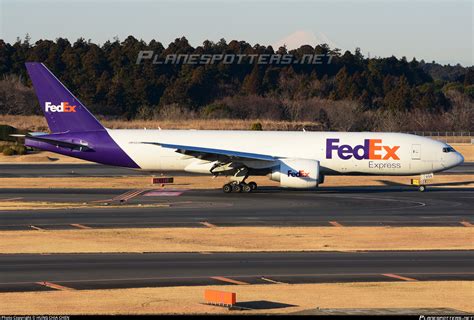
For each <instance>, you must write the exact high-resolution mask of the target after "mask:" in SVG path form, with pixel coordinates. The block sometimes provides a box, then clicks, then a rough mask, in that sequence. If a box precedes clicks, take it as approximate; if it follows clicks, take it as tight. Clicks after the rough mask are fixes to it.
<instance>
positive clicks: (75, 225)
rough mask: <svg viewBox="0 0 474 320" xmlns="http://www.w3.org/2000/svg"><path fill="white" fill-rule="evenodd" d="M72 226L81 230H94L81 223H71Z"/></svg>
mask: <svg viewBox="0 0 474 320" xmlns="http://www.w3.org/2000/svg"><path fill="white" fill-rule="evenodd" d="M71 226H72V227H76V228H79V229H92V228H91V227H88V226H85V225H83V224H79V223H71Z"/></svg>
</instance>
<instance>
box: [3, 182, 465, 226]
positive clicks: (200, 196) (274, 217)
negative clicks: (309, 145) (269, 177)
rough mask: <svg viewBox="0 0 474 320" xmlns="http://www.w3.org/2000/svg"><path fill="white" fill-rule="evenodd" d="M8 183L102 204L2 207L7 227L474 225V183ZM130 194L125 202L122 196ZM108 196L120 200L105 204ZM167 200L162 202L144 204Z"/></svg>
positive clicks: (14, 193)
mask: <svg viewBox="0 0 474 320" xmlns="http://www.w3.org/2000/svg"><path fill="white" fill-rule="evenodd" d="M138 191H139V192H138V193H137V192H133V190H132V191H130V190H125V189H124V190H117V189H18V190H14V189H2V190H0V199H17V200H20V201H52V202H77V203H94V201H98V202H97V203H94V204H95V205H100V206H101V207H98V208H90V207H84V208H75V209H40V210H14V211H0V230H27V229H31V226H36V227H40V228H43V229H73V228H74V226H71V224H81V225H85V226H88V227H91V228H122V227H136V228H139V227H184V226H186V227H203V225H202V224H201V222H203V221H206V222H209V223H212V224H215V225H217V226H329V225H331V224H332V223H331V222H337V223H339V224H341V225H343V226H459V227H462V226H466V224H467V225H470V224H473V223H474V210H473V208H474V189H472V188H462V189H461V188H459V189H457V188H441V187H432V188H430V189H429V191H427V192H423V193H421V192H418V191H417V190H416V189H414V188H410V187H396V186H395V187H366V188H320V189H319V190H317V191H290V190H282V189H279V188H267V189H263V188H262V189H260V190H258V191H256V192H253V193H249V194H233V193H232V194H224V193H222V191H221V190H187V191H186V190H174V189H166V192H163V191H158V192H156V191H153V192H151V193H150V191H147V190H141V191H140V190H138ZM130 194H131V195H132V196H133V194H136V195H137V194H138V195H137V196H135V197H132V198H129V200H128V201H127V202H126V204H123V205H120V204H119V203H118V201H112V200H111V199H113V198H116V199H120V198H127V197H128V196H129V195H130ZM102 203H112V204H114V203H115V204H116V205H117V206H118V207H107V206H103V205H102ZM137 204H142V205H153V204H159V205H165V206H161V207H137V206H136V205H137Z"/></svg>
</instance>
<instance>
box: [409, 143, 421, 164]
mask: <svg viewBox="0 0 474 320" xmlns="http://www.w3.org/2000/svg"><path fill="white" fill-rule="evenodd" d="M411 159H412V160H420V159H421V145H420V144H412V145H411Z"/></svg>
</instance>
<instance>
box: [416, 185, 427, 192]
mask: <svg viewBox="0 0 474 320" xmlns="http://www.w3.org/2000/svg"><path fill="white" fill-rule="evenodd" d="M425 190H426V186H424V185H421V186H419V187H418V191H420V192H425Z"/></svg>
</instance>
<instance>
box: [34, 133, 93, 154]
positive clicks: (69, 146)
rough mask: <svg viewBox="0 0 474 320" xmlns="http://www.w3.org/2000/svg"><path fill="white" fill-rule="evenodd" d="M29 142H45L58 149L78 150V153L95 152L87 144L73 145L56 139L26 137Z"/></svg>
mask: <svg viewBox="0 0 474 320" xmlns="http://www.w3.org/2000/svg"><path fill="white" fill-rule="evenodd" d="M25 138H26V139H28V140H32V141H39V142H44V143H48V144H51V145H53V146H56V147H61V148H67V149H71V150H78V151H90V150H93V149H92V148H91V147H89V146H88V145H85V144H80V143H73V142H67V141H60V140H55V139H49V138H42V137H41V136H29V135H28V136H26V137H25Z"/></svg>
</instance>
